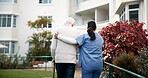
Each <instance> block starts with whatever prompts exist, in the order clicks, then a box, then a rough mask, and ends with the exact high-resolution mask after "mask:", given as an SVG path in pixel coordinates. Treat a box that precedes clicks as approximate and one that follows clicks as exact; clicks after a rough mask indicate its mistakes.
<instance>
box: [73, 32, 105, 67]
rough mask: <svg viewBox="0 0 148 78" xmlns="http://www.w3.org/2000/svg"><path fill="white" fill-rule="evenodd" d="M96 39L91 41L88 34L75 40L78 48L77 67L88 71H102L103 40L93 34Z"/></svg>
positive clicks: (96, 34)
mask: <svg viewBox="0 0 148 78" xmlns="http://www.w3.org/2000/svg"><path fill="white" fill-rule="evenodd" d="M95 36H96V39H95V40H93V41H91V40H90V36H89V35H88V34H83V35H81V36H79V37H78V38H76V40H77V43H78V45H79V46H80V56H79V66H80V67H82V68H84V69H88V70H97V69H102V66H103V62H102V45H103V43H104V40H103V39H102V37H101V36H100V35H99V34H98V33H96V32H95Z"/></svg>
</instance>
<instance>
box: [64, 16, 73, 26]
mask: <svg viewBox="0 0 148 78" xmlns="http://www.w3.org/2000/svg"><path fill="white" fill-rule="evenodd" d="M74 23H75V20H74V19H73V18H72V17H68V18H67V19H66V22H65V24H68V25H72V24H74Z"/></svg>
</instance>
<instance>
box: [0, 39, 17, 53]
mask: <svg viewBox="0 0 148 78" xmlns="http://www.w3.org/2000/svg"><path fill="white" fill-rule="evenodd" d="M0 44H2V45H5V46H7V47H8V48H0V54H14V53H15V47H16V42H14V41H0Z"/></svg>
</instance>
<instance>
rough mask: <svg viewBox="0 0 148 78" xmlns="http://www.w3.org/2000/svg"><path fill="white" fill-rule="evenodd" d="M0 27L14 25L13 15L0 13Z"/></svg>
mask: <svg viewBox="0 0 148 78" xmlns="http://www.w3.org/2000/svg"><path fill="white" fill-rule="evenodd" d="M0 27H14V28H15V27H16V16H15V15H0Z"/></svg>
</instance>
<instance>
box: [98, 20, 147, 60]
mask: <svg viewBox="0 0 148 78" xmlns="http://www.w3.org/2000/svg"><path fill="white" fill-rule="evenodd" d="M143 24H144V23H139V22H138V21H135V20H132V21H116V22H115V23H114V24H109V25H108V26H106V27H104V28H102V30H101V31H100V32H99V33H100V35H101V36H102V37H103V39H104V45H103V56H104V58H105V59H106V61H108V62H112V61H113V59H114V58H115V57H117V56H118V55H119V54H120V53H133V54H134V55H139V53H138V51H141V50H142V49H143V48H148V47H147V46H148V44H147V43H148V33H147V30H144V29H142V27H143Z"/></svg>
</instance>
